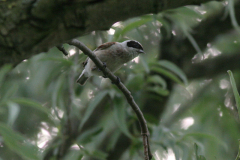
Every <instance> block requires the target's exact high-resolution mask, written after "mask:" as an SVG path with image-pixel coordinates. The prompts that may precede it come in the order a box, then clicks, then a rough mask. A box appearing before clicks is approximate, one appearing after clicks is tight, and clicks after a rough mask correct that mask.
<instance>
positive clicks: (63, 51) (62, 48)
mask: <svg viewBox="0 0 240 160" xmlns="http://www.w3.org/2000/svg"><path fill="white" fill-rule="evenodd" d="M56 47H57V49H58V50H60V51H61V52H62V53H63V54H64V55H65V56H68V52H67V51H66V50H65V49H64V47H63V45H57V46H56Z"/></svg>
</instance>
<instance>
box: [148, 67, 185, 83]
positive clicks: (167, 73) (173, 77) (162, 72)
mask: <svg viewBox="0 0 240 160" xmlns="http://www.w3.org/2000/svg"><path fill="white" fill-rule="evenodd" d="M150 68H151V71H154V72H156V73H158V74H160V75H164V76H166V77H168V78H170V79H171V80H173V81H175V82H177V83H179V84H182V85H183V83H182V81H181V80H180V79H179V78H178V77H177V76H176V75H175V74H173V73H171V72H170V71H168V70H166V69H163V68H161V67H156V66H151V67H150Z"/></svg>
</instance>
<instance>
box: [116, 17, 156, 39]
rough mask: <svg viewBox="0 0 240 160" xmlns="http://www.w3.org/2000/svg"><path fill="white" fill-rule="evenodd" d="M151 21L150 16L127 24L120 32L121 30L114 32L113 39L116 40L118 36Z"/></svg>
mask: <svg viewBox="0 0 240 160" xmlns="http://www.w3.org/2000/svg"><path fill="white" fill-rule="evenodd" d="M152 20H153V19H152V15H145V16H143V17H141V19H139V20H137V21H135V22H132V23H129V24H128V25H126V26H125V27H124V28H123V29H122V30H121V29H118V30H116V32H115V34H114V39H115V40H118V39H119V37H120V36H123V35H125V34H126V33H127V32H129V31H131V30H133V29H136V28H137V27H140V26H141V25H144V24H146V23H147V22H150V21H152Z"/></svg>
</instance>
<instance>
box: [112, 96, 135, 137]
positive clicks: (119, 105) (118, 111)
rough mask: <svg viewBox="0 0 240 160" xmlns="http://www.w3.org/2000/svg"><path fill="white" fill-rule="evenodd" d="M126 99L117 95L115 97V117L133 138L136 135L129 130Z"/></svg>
mask: <svg viewBox="0 0 240 160" xmlns="http://www.w3.org/2000/svg"><path fill="white" fill-rule="evenodd" d="M125 104H126V103H125V100H123V99H120V98H117V97H115V99H114V105H113V107H114V118H115V121H116V123H117V125H118V127H119V128H120V130H121V131H122V132H123V133H124V134H125V135H126V136H128V137H129V138H131V139H133V138H134V137H133V136H132V135H131V133H130V132H129V130H128V126H127V121H126V108H125V107H126V106H125Z"/></svg>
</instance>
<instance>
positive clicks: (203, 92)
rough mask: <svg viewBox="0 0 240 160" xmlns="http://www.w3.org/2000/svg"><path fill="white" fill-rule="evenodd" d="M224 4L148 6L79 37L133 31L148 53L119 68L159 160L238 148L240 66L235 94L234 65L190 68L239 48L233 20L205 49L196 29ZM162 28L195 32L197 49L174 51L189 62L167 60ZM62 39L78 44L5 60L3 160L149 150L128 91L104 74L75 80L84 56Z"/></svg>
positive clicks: (0, 107) (92, 44)
mask: <svg viewBox="0 0 240 160" xmlns="http://www.w3.org/2000/svg"><path fill="white" fill-rule="evenodd" d="M225 7H226V6H225V5H224V3H219V2H211V3H207V4H204V5H202V6H187V7H182V8H178V9H173V10H168V11H165V12H163V13H159V14H154V15H144V16H142V17H137V18H132V19H129V20H127V21H124V22H117V23H115V24H114V25H113V26H112V28H111V29H110V30H109V31H101V32H100V31H95V32H92V33H91V34H89V35H86V36H84V37H80V38H79V40H80V41H82V42H83V43H85V44H86V45H87V46H88V47H89V48H91V49H92V50H93V49H95V48H96V47H97V46H98V45H100V44H102V43H104V42H107V41H123V40H125V39H128V38H129V39H135V40H137V41H139V42H141V44H142V45H143V46H144V50H145V52H146V53H147V54H145V55H141V56H140V57H139V58H135V59H134V60H133V61H132V62H129V63H128V64H126V65H124V66H123V67H122V68H121V69H120V70H119V71H118V72H116V75H117V76H119V77H120V78H121V80H122V82H124V84H125V85H126V87H127V88H128V89H129V90H130V91H131V93H132V95H133V97H134V99H135V101H136V102H137V104H138V105H139V106H140V108H141V109H142V111H143V113H144V116H145V118H146V119H147V122H148V126H149V130H150V135H151V136H150V144H151V148H152V151H153V153H154V155H153V156H154V159H156V160H170V159H174V158H175V159H176V160H180V159H181V160H192V159H196V160H204V159H234V157H236V155H237V152H238V141H237V139H239V135H240V130H239V119H238V116H237V115H238V114H237V109H236V106H235V103H234V96H235V98H236V102H237V106H238V107H239V104H238V103H239V102H238V99H239V95H238V97H236V92H237V87H236V86H239V79H240V72H239V70H238V68H235V70H234V71H233V72H234V75H235V80H236V85H235V86H233V90H234V92H233V93H234V94H233V93H232V92H231V89H230V81H229V80H228V76H227V73H226V72H227V70H226V71H225V73H218V74H217V75H215V76H212V77H210V78H209V77H205V76H201V77H199V78H198V79H188V78H187V77H188V75H187V73H185V68H190V69H191V67H192V64H191V63H187V62H188V61H190V60H191V59H192V58H194V57H196V54H197V55H198V54H199V53H200V54H202V55H204V58H203V57H202V56H200V58H199V59H200V60H199V61H204V60H205V59H207V60H208V59H211V58H214V57H216V56H219V55H220V54H221V55H227V54H229V53H230V54H235V53H236V51H239V49H240V45H239V44H240V43H239V35H237V34H232V32H234V31H235V30H236V29H235V30H234V28H233V31H232V32H231V33H227V34H226V33H225V34H221V33H219V35H218V36H217V37H216V38H215V40H214V41H213V42H209V43H211V45H210V46H205V47H206V48H204V49H202V48H200V46H199V45H198V41H196V40H195V38H194V33H195V32H197V31H194V30H193V28H194V27H197V26H199V25H200V24H201V22H202V21H204V20H207V19H208V18H209V17H211V16H213V15H215V14H216V13H217V12H220V11H222V10H223V9H224V8H225ZM230 9H231V8H230ZM234 27H235V28H236V27H237V26H234ZM160 29H161V30H160ZM163 29H164V30H163ZM164 31H165V32H166V34H164V33H163V32H164ZM234 33H235V32H234ZM163 34H164V36H166V37H165V38H169V39H170V38H171V37H175V38H176V39H177V41H178V43H179V44H180V45H181V43H182V41H183V40H184V39H185V38H187V39H188V40H189V41H190V45H191V46H192V47H193V48H194V49H195V52H194V53H186V55H185V54H180V51H179V50H176V51H175V52H174V56H173V55H171V56H172V58H175V57H179V60H178V61H179V62H183V64H184V65H182V63H179V64H178V63H177V62H178V61H175V62H173V61H171V60H170V59H161V57H162V56H163V54H164V53H162V52H161V50H160V51H159V49H160V48H164V47H165V46H160V45H159V44H161V41H162V39H163V37H162V36H163ZM169 43H170V42H169ZM179 44H176V45H179ZM64 47H65V48H66V49H67V50H68V51H69V53H70V54H69V56H67V57H65V56H64V55H62V53H61V52H60V51H58V50H57V49H56V48H52V49H51V50H50V51H48V53H41V54H39V55H37V56H34V57H32V58H30V59H28V60H25V61H23V62H22V63H21V64H20V65H18V66H17V67H15V68H12V67H11V66H9V65H6V66H4V67H2V68H1V70H0V148H1V149H0V159H4V160H5V159H18V160H22V159H24V160H25V159H31V160H33V159H43V158H44V157H46V156H47V155H48V153H52V157H54V158H52V159H60V158H62V159H66V160H67V159H72V160H75V159H76V160H77V159H78V160H80V159H102V160H104V159H133V160H135V159H142V158H143V154H142V150H143V149H142V148H143V147H142V139H141V135H140V131H139V125H138V122H137V117H136V115H135V114H134V112H133V111H132V110H131V108H130V107H129V105H128V103H127V102H126V100H125V99H124V96H123V95H122V93H121V92H120V91H119V90H118V89H117V88H116V87H115V86H113V85H111V83H109V82H108V81H107V80H102V78H101V77H93V78H91V79H90V81H88V82H87V84H86V85H85V86H79V85H78V84H76V82H75V81H76V79H77V77H78V76H79V74H80V73H81V71H82V66H81V62H83V61H84V60H85V58H86V56H85V55H84V54H82V53H79V52H80V51H78V50H76V49H75V48H73V47H72V46H68V45H65V46H64ZM183 47H186V46H183ZM186 52H188V50H187V49H186ZM187 54H188V55H189V54H190V58H189V57H187ZM230 54H229V55H230ZM187 58H189V59H187ZM187 60H188V61H187ZM180 64H181V65H180ZM210 67H211V66H210ZM218 67H219V68H220V67H222V66H218ZM225 67H226V68H227V66H225ZM210 69H211V68H210ZM199 72H204V71H199ZM196 74H198V73H196ZM101 81H102V82H101ZM231 83H233V80H232V79H231ZM183 108H187V109H185V110H184V109H183ZM166 124H168V125H166ZM66 148H69V149H68V150H67V149H66Z"/></svg>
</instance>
